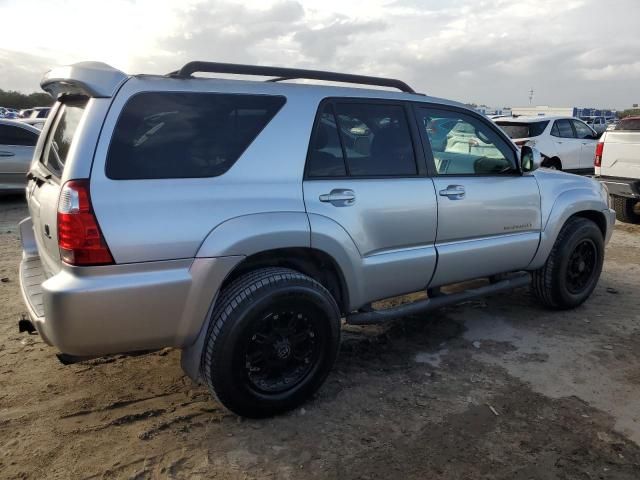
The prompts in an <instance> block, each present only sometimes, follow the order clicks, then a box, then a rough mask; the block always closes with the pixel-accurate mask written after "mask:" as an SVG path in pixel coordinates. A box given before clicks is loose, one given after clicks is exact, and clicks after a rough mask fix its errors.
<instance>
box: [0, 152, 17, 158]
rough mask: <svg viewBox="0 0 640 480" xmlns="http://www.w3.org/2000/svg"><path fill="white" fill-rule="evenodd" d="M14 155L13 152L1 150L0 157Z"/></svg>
mask: <svg viewBox="0 0 640 480" xmlns="http://www.w3.org/2000/svg"><path fill="white" fill-rule="evenodd" d="M14 155H15V153H13V152H0V157H13V156H14Z"/></svg>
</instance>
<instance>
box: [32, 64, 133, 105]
mask: <svg viewBox="0 0 640 480" xmlns="http://www.w3.org/2000/svg"><path fill="white" fill-rule="evenodd" d="M128 78H129V76H128V75H127V74H125V73H124V72H121V71H120V70H118V69H116V68H113V67H111V66H109V65H107V64H106V63H101V62H80V63H74V64H73V65H67V66H64V67H56V68H53V69H51V70H49V71H48V72H47V73H45V75H44V77H42V81H41V82H40V86H41V87H42V89H43V90H44V91H46V92H47V93H49V95H51V96H52V97H53V98H58V97H59V96H60V95H63V94H76V95H87V96H89V97H103V98H104V97H106V98H108V97H112V96H113V95H115V93H116V91H117V90H118V88H119V87H120V85H122V84H123V83H124V82H125V81H126V80H127V79H128Z"/></svg>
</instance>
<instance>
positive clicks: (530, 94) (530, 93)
mask: <svg viewBox="0 0 640 480" xmlns="http://www.w3.org/2000/svg"><path fill="white" fill-rule="evenodd" d="M532 100H533V87H531V90H529V105H531V101H532Z"/></svg>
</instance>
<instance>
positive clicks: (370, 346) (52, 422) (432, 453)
mask: <svg viewBox="0 0 640 480" xmlns="http://www.w3.org/2000/svg"><path fill="white" fill-rule="evenodd" d="M25 216H26V207H25V205H24V203H23V202H22V201H21V200H20V199H16V198H9V199H0V277H2V278H7V279H8V280H3V282H2V283H0V478H11V479H12V478H36V479H41V478H65V479H66V478H135V479H143V478H208V479H210V478H225V479H226V478H278V479H280V478H283V479H287V478H296V479H297V478H345V479H347V478H360V479H374V478H384V479H389V478H394V479H395V478H398V479H400V478H409V479H414V478H415V479H436V478H438V479H467V478H468V479H479V478H482V479H525V480H526V479H541V480H542V479H544V480H547V479H556V478H558V479H560V478H562V479H630V480H631V479H633V480H637V479H638V478H640V447H639V445H640V401H638V399H640V299H639V297H638V291H639V287H640V227H632V226H628V225H621V224H618V225H617V226H616V230H615V233H614V235H613V239H612V241H611V243H610V244H609V246H608V249H607V258H606V261H605V267H604V272H603V275H602V278H601V281H600V284H599V286H598V288H597V289H596V291H595V293H594V295H593V296H592V297H591V299H590V300H589V301H588V302H587V303H586V304H585V305H584V306H582V307H581V308H578V309H577V310H574V311H568V312H554V311H548V310H544V309H542V308H541V307H539V306H538V305H537V304H536V303H535V301H534V299H533V298H532V297H531V295H530V294H529V292H528V290H527V289H520V290H517V291H514V292H513V293H510V294H503V295H501V296H498V297H492V298H489V299H486V300H481V301H473V302H467V303H465V304H462V305H459V306H456V307H452V308H447V309H443V310H441V311H438V312H436V313H432V314H429V315H428V316H425V317H423V318H422V317H412V318H407V319H404V320H402V321H397V322H395V323H394V324H392V325H389V326H388V327H385V328H371V327H367V328H354V327H350V328H348V329H346V328H345V332H344V337H343V344H342V349H341V354H340V358H339V360H338V364H337V367H336V369H335V371H334V373H333V374H332V375H331V376H330V377H329V380H328V381H327V383H326V384H325V386H324V387H323V388H322V389H321V391H320V392H319V393H318V395H317V396H316V398H315V399H313V400H312V401H311V402H309V403H307V404H306V405H305V406H304V408H301V409H299V410H297V411H295V412H292V413H290V414H288V415H284V416H281V417H277V418H272V419H268V420H262V421H253V420H251V421H249V420H244V419H241V418H238V417H236V416H234V415H232V414H230V413H229V412H227V411H226V410H225V409H224V408H222V407H221V406H220V405H219V404H218V403H217V402H216V401H214V400H212V399H211V398H210V397H209V395H208V393H207V391H206V389H204V388H202V387H199V386H196V385H194V384H192V382H191V381H190V380H188V379H187V378H185V377H184V376H183V375H182V372H181V370H180V365H179V359H180V355H179V352H178V351H174V350H169V349H167V350H163V351H160V352H154V353H150V354H145V355H139V356H135V357H122V356H116V357H110V358H103V359H98V360H93V361H89V362H85V363H81V364H76V365H72V366H67V367H65V366H62V365H61V364H59V363H58V361H57V359H56V357H55V356H54V353H55V351H54V349H52V348H50V347H48V346H46V345H45V344H43V343H42V341H41V340H40V339H39V337H38V336H35V335H32V336H30V335H26V334H19V333H18V330H17V320H18V319H19V318H20V315H21V314H23V313H25V309H24V307H23V305H22V299H21V297H20V294H19V287H18V274H17V268H18V262H19V259H20V248H19V241H18V237H17V227H16V224H17V222H18V221H19V220H20V219H21V218H23V217H25Z"/></svg>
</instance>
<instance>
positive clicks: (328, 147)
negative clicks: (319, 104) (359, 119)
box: [307, 104, 347, 177]
mask: <svg viewBox="0 0 640 480" xmlns="http://www.w3.org/2000/svg"><path fill="white" fill-rule="evenodd" d="M346 174H347V169H346V167H345V164H344V157H343V155H342V147H341V146H340V138H339V137H338V126H337V124H336V118H335V115H334V114H333V108H332V106H331V104H326V105H325V107H324V109H323V111H322V112H321V113H320V117H319V118H318V120H317V123H316V127H315V131H314V133H313V136H312V138H311V144H310V146H309V160H308V164H307V176H309V177H344V176H345V175H346Z"/></svg>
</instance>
